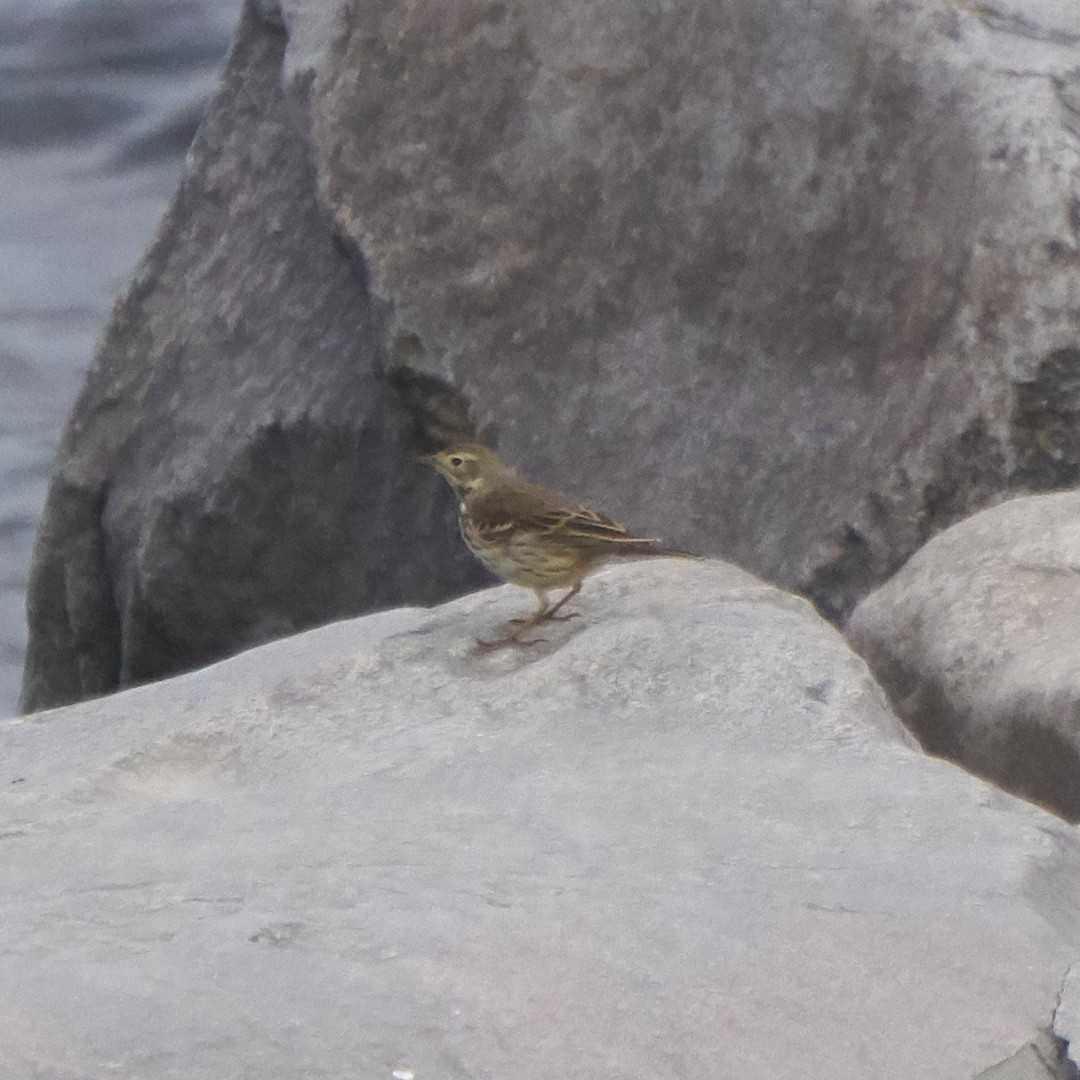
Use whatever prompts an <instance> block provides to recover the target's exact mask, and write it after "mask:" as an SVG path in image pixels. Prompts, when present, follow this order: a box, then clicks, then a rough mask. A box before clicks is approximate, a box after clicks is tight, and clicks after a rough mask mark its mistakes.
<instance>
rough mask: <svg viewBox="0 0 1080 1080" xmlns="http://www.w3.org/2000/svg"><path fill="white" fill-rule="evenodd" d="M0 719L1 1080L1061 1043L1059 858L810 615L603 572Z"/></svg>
mask: <svg viewBox="0 0 1080 1080" xmlns="http://www.w3.org/2000/svg"><path fill="white" fill-rule="evenodd" d="M529 602H530V598H529V597H528V595H527V594H525V593H522V592H521V591H519V590H513V589H510V588H506V589H500V590H493V591H489V592H483V593H479V594H475V595H472V596H469V597H466V598H464V599H462V600H460V601H456V602H454V603H451V604H447V605H444V606H442V607H439V608H436V609H434V610H430V611H428V610H418V609H403V610H395V611H390V612H386V613H383V614H379V615H372V616H369V617H366V618H362V619H357V620H354V621H351V622H345V623H339V624H335V625H332V626H328V627H326V628H323V629H320V630H316V631H311V632H309V633H307V634H304V635H301V636H297V637H293V638H290V639H288V640H285V641H282V642H279V643H276V644H273V645H269V646H264V647H261V648H259V649H255V650H252V651H250V652H247V653H245V654H243V655H241V656H239V657H237V658H235V659H232V660H230V661H227V662H225V663H222V664H219V665H217V666H215V667H212V668H208V669H206V670H204V671H200V672H197V673H194V674H191V675H187V676H183V677H180V678H177V679H173V680H170V681H167V682H162V683H158V684H156V685H153V686H148V687H144V688H141V689H137V690H133V691H129V692H126V693H123V694H119V695H115V696H113V697H110V698H106V699H101V700H98V701H94V702H89V703H84V704H82V705H79V706H74V707H71V708H67V709H63V710H58V711H55V712H51V713H44V714H38V715H34V716H30V717H26V718H23V719H20V720H14V721H6V722H4V723H3V725H0V761H2V762H3V771H2V773H0V813H2V815H3V817H2V825H0V843H2V844H3V866H4V870H3V873H2V875H0V955H3V957H4V967H5V971H6V975H5V977H4V979H2V980H0V1030H3V1032H4V1037H3V1039H0V1075H4V1076H39V1077H48V1078H50V1080H52V1078H58V1080H77V1078H78V1080H81V1078H88V1077H95V1078H96V1077H100V1076H103V1075H109V1076H116V1077H131V1078H136V1077H137V1078H139V1080H158V1078H165V1077H168V1078H181V1077H182V1078H184V1080H202V1078H207V1080H209V1078H214V1080H219V1078H221V1077H223V1076H235V1077H252V1078H255V1077H258V1078H260V1080H276V1078H282V1080H284V1078H286V1077H288V1078H295V1077H297V1076H301V1075H302V1076H305V1077H327V1078H330V1077H333V1078H340V1077H346V1076H348V1077H353V1076H355V1077H364V1078H365V1080H367V1078H379V1077H383V1078H386V1080H391V1078H392V1077H394V1076H406V1075H413V1076H414V1077H415V1078H416V1080H429V1078H430V1080H466V1078H468V1080H475V1078H479V1077H507V1076H514V1077H521V1078H526V1080H531V1078H535V1080H550V1078H551V1077H568V1078H569V1077H573V1078H581V1080H586V1078H587V1080H616V1078H617V1080H656V1078H657V1077H661V1076H663V1077H687V1078H689V1077H739V1078H740V1080H755V1078H761V1080H766V1078H768V1080H774V1078H775V1077H777V1076H795V1075H800V1076H807V1077H814V1078H818V1077H821V1078H825V1077H828V1078H830V1080H845V1078H851V1080H866V1078H867V1077H870V1076H872V1077H875V1078H896V1080H911V1078H913V1077H918V1078H920V1080H924V1078H925V1080H935V1078H941V1080H955V1078H957V1077H971V1076H974V1075H975V1074H977V1073H978V1072H979V1071H981V1070H985V1069H988V1068H991V1067H993V1066H994V1065H996V1064H998V1063H1000V1062H1004V1061H1007V1060H1008V1059H1009V1058H1010V1057H1014V1056H1015V1055H1016V1054H1018V1053H1021V1052H1024V1048H1025V1047H1026V1046H1027V1045H1028V1044H1029V1043H1032V1041H1033V1039H1035V1037H1036V1035H1037V1033H1038V1031H1039V1030H1040V1029H1046V1028H1049V1026H1050V1025H1051V1023H1052V1021H1053V1019H1054V1010H1055V1007H1056V1005H1057V1001H1058V993H1059V991H1060V990H1061V985H1062V980H1063V978H1064V976H1065V973H1066V970H1067V969H1068V968H1069V966H1070V964H1071V963H1072V962H1073V961H1074V960H1075V959H1076V958H1077V957H1078V956H1080V906H1078V902H1077V896H1078V895H1080V841H1078V838H1077V837H1076V835H1075V833H1074V832H1073V831H1072V830H1071V829H1068V828H1067V827H1065V826H1064V825H1063V824H1061V823H1060V822H1059V821H1057V820H1056V819H1054V818H1053V817H1051V816H1050V815H1048V814H1046V813H1044V812H1043V811H1041V810H1039V809H1037V808H1034V807H1031V806H1029V805H1027V804H1024V803H1022V802H1020V801H1018V800H1016V799H1014V798H1012V797H1010V796H1008V795H1005V794H1002V793H1001V792H999V791H997V790H995V789H994V788H992V787H991V786H989V785H988V784H986V783H984V782H982V781H980V780H978V779H976V778H974V777H972V776H970V775H968V774H966V773H964V772H963V771H961V770H960V769H958V768H956V767H955V766H952V765H949V764H947V763H945V762H941V761H937V760H932V759H928V758H926V757H925V756H923V755H922V754H921V753H919V752H918V751H917V750H916V749H914V748H913V747H912V745H911V743H910V740H909V739H908V738H907V737H906V736H905V734H904V730H903V728H902V727H901V726H900V724H899V722H898V721H897V720H896V718H895V717H894V716H893V715H892V713H891V712H890V711H889V709H888V707H887V705H886V703H885V699H884V696H883V694H882V692H881V690H880V689H879V687H878V686H877V684H876V683H875V682H874V681H873V679H872V678H871V677H870V675H869V673H868V671H867V669H866V666H865V664H864V663H863V662H862V661H861V660H860V659H859V658H857V657H856V656H854V655H853V654H852V653H851V652H850V651H849V649H848V648H847V646H846V644H845V642H844V641H843V639H842V638H841V637H840V636H839V634H838V633H836V632H835V631H834V630H833V629H832V628H831V627H829V626H828V625H827V624H826V623H825V622H823V621H822V620H821V619H820V618H819V617H818V616H816V615H815V614H814V613H813V611H812V610H811V609H810V607H809V605H808V604H806V603H805V602H804V601H801V600H798V599H795V598H793V597H790V596H788V595H785V594H783V593H780V592H778V591H777V590H775V589H773V588H771V587H768V586H765V585H763V584H762V583H760V582H759V581H757V580H756V579H754V578H752V577H751V576H749V575H747V574H745V573H743V572H741V571H738V570H735V569H733V568H731V567H728V566H726V565H724V564H719V563H687V562H682V561H678V562H677V561H674V560H672V561H663V562H661V561H657V562H649V563H638V564H635V565H627V566H622V567H619V568H612V569H609V570H607V571H605V572H603V573H602V574H601V575H599V576H598V577H597V578H596V579H594V580H592V581H590V582H589V583H588V585H587V587H586V589H585V591H584V592H583V593H582V595H581V597H580V598H579V599H578V601H577V605H576V610H577V611H578V612H580V618H578V619H575V620H572V621H570V622H567V623H563V624H560V625H558V626H555V627H551V628H549V629H545V631H544V636H545V637H546V638H547V639H548V640H547V641H545V642H542V643H540V644H538V645H535V646H533V647H532V648H529V649H524V650H505V651H501V652H496V653H492V654H488V655H480V654H478V653H477V652H476V649H475V645H474V637H475V636H484V635H487V636H490V635H491V634H493V633H495V632H497V630H498V628H499V626H500V625H501V624H502V623H503V622H504V621H505V620H506V619H507V618H508V617H509V616H511V615H515V614H518V613H520V612H521V611H522V610H523V609H525V608H527V607H528V604H529Z"/></svg>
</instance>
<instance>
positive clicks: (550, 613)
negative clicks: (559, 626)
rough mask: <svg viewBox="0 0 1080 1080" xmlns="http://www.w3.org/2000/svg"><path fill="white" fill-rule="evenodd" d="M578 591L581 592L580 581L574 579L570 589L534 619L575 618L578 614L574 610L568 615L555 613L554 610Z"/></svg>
mask: <svg viewBox="0 0 1080 1080" xmlns="http://www.w3.org/2000/svg"><path fill="white" fill-rule="evenodd" d="M579 592H581V582H580V581H575V582H574V585H573V587H572V588H571V589H570V591H569V592H568V593H567V594H566V595H565V596H564V597H563V598H562V599H561V600H560V601H559V602H558V603H557V604H554V605H553V606H552V607H549V608H547V609H546V610H545V611H543V612H542V613H541V614H540V616H539V618H538V619H537V620H536V621H537V622H547V621H548V620H549V619H554V620H555V621H556V622H566V620H567V619H576V618H577V617H578V614H579V613H578V612H576V611H572V612H570V614H569V615H557V614H556V612H557V611H558V610H559V608H561V607H562V606H563V604H565V603H566V602H567V601H568V600H573V598H574V597H575V596H577V594H578V593H579Z"/></svg>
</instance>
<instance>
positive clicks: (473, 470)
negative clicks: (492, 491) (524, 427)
mask: <svg viewBox="0 0 1080 1080" xmlns="http://www.w3.org/2000/svg"><path fill="white" fill-rule="evenodd" d="M420 461H422V462H423V463H424V464H425V465H430V466H431V467H432V468H433V469H434V470H435V471H436V472H437V473H439V475H440V476H442V477H443V478H444V479H445V480H446V482H447V483H448V484H449V485H450V486H451V487H452V488H453V489H454V490H455V491H456V492H457V493H458V494H459V495H475V494H477V493H479V492H481V491H483V490H485V489H487V488H489V487H490V486H491V485H492V484H493V483H495V482H496V481H497V480H498V479H499V478H500V477H501V476H505V475H506V474H507V473H509V471H510V470H509V468H508V467H507V466H506V465H504V464H503V462H501V461H500V460H499V458H498V457H497V456H496V454H495V453H494V452H493V451H491V450H489V449H488V448H487V447H486V446H481V445H480V444H479V443H466V444H463V445H461V446H451V447H449V448H448V449H446V450H440V451H439V452H438V453H436V454H427V455H426V456H424V457H422V458H420Z"/></svg>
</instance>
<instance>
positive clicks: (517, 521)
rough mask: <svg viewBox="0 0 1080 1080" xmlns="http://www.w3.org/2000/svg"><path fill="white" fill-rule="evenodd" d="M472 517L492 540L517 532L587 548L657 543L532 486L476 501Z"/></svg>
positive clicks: (478, 529)
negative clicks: (573, 543)
mask: <svg viewBox="0 0 1080 1080" xmlns="http://www.w3.org/2000/svg"><path fill="white" fill-rule="evenodd" d="M471 513H472V518H473V522H474V525H475V527H476V529H477V531H478V532H479V534H480V535H481V536H482V537H484V538H490V539H492V540H494V539H496V538H497V537H498V536H500V535H502V536H507V535H509V534H510V533H513V532H519V531H520V532H531V533H540V534H541V535H547V536H549V537H550V538H551V539H557V538H560V537H565V538H566V539H567V540H571V541H573V542H575V543H579V544H586V545H588V544H596V545H598V546H606V545H610V544H615V545H623V546H626V547H649V546H650V545H655V544H658V543H659V540H657V539H655V538H652V537H645V536H634V535H632V534H631V533H630V532H628V531H627V528H626V526H625V525H623V524H622V523H621V522H618V521H615V520H614V519H612V518H609V517H608V516H607V515H606V514H601V513H598V512H597V511H596V510H591V509H589V507H587V506H580V505H570V504H567V503H566V502H565V501H564V500H563V499H561V498H560V497H559V496H558V495H556V494H555V493H554V492H549V491H547V490H546V489H544V488H540V487H536V486H533V485H529V486H528V487H525V486H524V485H522V487H521V488H520V489H518V490H514V491H510V492H505V491H504V492H501V493H499V496H498V497H495V498H491V499H489V500H483V501H480V500H478V501H477V504H476V505H475V506H474V507H472V508H471Z"/></svg>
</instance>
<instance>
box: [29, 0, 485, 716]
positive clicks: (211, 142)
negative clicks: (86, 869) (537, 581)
mask: <svg viewBox="0 0 1080 1080" xmlns="http://www.w3.org/2000/svg"><path fill="white" fill-rule="evenodd" d="M247 19H248V24H252V23H256V25H254V26H251V25H249V28H248V29H244V28H242V29H241V32H240V35H239V39H238V42H237V46H236V48H235V50H234V52H233V54H232V57H231V60H230V64H229V68H228V72H227V74H226V77H225V82H224V85H223V87H222V90H221V93H220V95H219V96H218V99H217V101H216V102H215V104H214V105H213V107H212V108H211V110H210V114H209V116H208V117H207V120H206V122H205V123H204V125H203V127H202V129H201V131H200V134H199V137H198V138H197V140H196V142H195V145H194V147H193V149H192V154H191V163H190V167H189V172H188V175H187V177H186V179H185V181H184V183H183V185H182V187H181V190H180V192H179V194H178V195H177V198H176V200H175V202H174V204H173V207H172V209H171V210H170V212H169V215H168V216H167V218H166V220H165V222H164V224H163V225H162V228H161V230H160V232H159V234H158V236H157V239H156V241H155V243H154V246H153V247H152V248H151V250H150V252H149V253H148V255H147V256H146V259H145V260H144V262H143V265H142V267H141V269H140V271H139V274H138V275H137V277H136V279H135V280H134V282H133V283H132V284H131V286H130V287H129V289H128V290H127V293H126V294H125V295H124V297H123V298H122V299H121V301H120V302H119V304H118V305H117V308H116V310H115V313H114V316H113V321H112V325H111V327H110V329H109V331H108V333H107V334H106V337H105V340H104V342H103V344H102V345H101V348H100V350H99V353H98V356H97V360H96V363H95V365H94V367H93V369H92V370H91V372H90V376H89V380H88V382H87V386H86V388H85V389H84V391H83V393H82V396H81V398H80V401H79V403H78V406H77V408H76V411H75V414H74V416H73V417H72V419H71V422H70V423H69V426H68V429H67V431H66V433H65V437H64V442H63V445H62V447H61V451H60V461H59V463H58V466H57V470H56V473H55V476H54V479H53V481H52V484H51V487H50V491H49V497H48V502H47V505H46V509H45V514H44V518H43V522H42V526H41V532H40V535H39V538H38V543H37V548H36V554H35V560H34V567H33V573H32V578H31V584H30V592H29V599H28V609H29V620H30V625H31V635H30V642H29V648H28V654H27V661H26V669H25V675H24V681H23V694H22V707H23V708H24V709H33V708H41V707H44V706H47V705H52V704H56V703H63V702H68V701H73V700H78V699H80V698H85V697H88V696H92V695H95V694H101V693H106V692H108V691H110V690H113V689H115V688H116V687H117V686H125V685H129V684H131V683H137V682H141V681H145V680H147V679H150V678H156V677H160V676H162V675H166V674H169V673H171V672H176V671H182V670H186V669H189V668H192V667H195V666H198V665H200V664H204V663H208V662H210V661H212V660H215V659H217V658H219V657H221V656H224V655H228V654H229V653H231V652H235V651H237V650H238V649H240V648H243V647H244V646H245V645H248V644H252V643H257V642H260V641H265V640H266V639H268V638H270V637H278V636H282V635H283V634H288V633H290V632H292V631H294V630H296V629H298V628H303V627H308V626H312V625H314V624H316V623H319V622H324V621H326V620H327V619H328V618H334V617H340V616H342V615H345V614H351V613H355V612H358V611H363V610H367V609H370V608H376V607H385V606H388V605H390V604H393V603H399V602H401V601H402V600H408V601H411V602H428V601H431V600H435V599H439V598H442V597H444V596H446V595H447V594H448V593H449V592H452V591H453V590H454V589H455V588H460V587H463V586H464V585H465V584H468V583H470V582H471V583H476V582H479V581H482V580H485V579H484V577H483V575H482V573H481V572H480V570H479V568H476V567H474V563H473V560H472V559H471V557H470V556H469V555H468V553H467V552H466V551H464V550H463V549H462V545H461V544H460V541H458V540H457V539H456V538H455V537H454V535H453V532H452V527H451V525H450V507H449V506H448V505H447V501H446V500H445V499H439V500H438V501H433V500H432V492H434V491H436V490H437V488H438V481H437V479H436V478H435V477H434V476H431V475H429V473H428V470H426V469H422V468H420V467H418V466H414V465H413V464H412V463H411V460H410V459H411V454H412V448H411V444H408V427H409V425H408V422H407V421H406V420H405V419H403V418H402V417H400V416H399V415H397V414H396V413H394V412H393V411H392V410H390V409H389V408H388V407H387V397H388V394H389V393H390V392H391V391H389V389H388V388H387V385H386V383H385V381H384V380H382V379H381V378H380V377H379V375H378V370H377V369H378V365H379V359H378V350H377V341H378V338H377V335H376V333H375V330H374V329H373V320H374V316H373V314H372V311H371V306H370V303H369V300H368V295H367V292H366V291H365V289H364V286H363V282H362V280H361V278H360V277H359V276H358V274H357V272H356V267H355V266H354V265H353V264H352V263H351V262H350V260H349V258H348V256H347V255H346V254H345V253H344V252H343V251H342V250H341V249H340V247H338V246H336V245H335V243H334V241H333V237H332V235H331V233H330V232H329V231H328V230H327V229H326V228H324V226H323V222H322V219H321V216H320V213H319V210H318V207H317V206H316V204H315V198H314V182H313V177H312V175H311V170H310V165H309V163H308V161H307V157H306V151H305V148H304V144H303V140H302V138H301V136H300V135H299V134H298V133H297V131H296V130H295V129H294V127H293V126H292V124H291V123H290V121H289V119H288V116H287V105H286V102H285V100H284V98H283V96H282V94H281V91H280V88H279V72H280V67H281V53H282V50H283V48H284V44H285V39H284V36H283V35H282V34H281V33H280V32H277V31H272V30H270V29H268V28H266V27H265V26H264V25H263V24H262V23H257V21H256V20H254V19H253V17H252V16H250V15H249V16H248V17H247ZM238 132H243V133H244V134H243V136H242V137H238V134H237V133H238ZM245 223H246V225H245ZM241 232H242V233H243V235H242V236H241Z"/></svg>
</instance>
